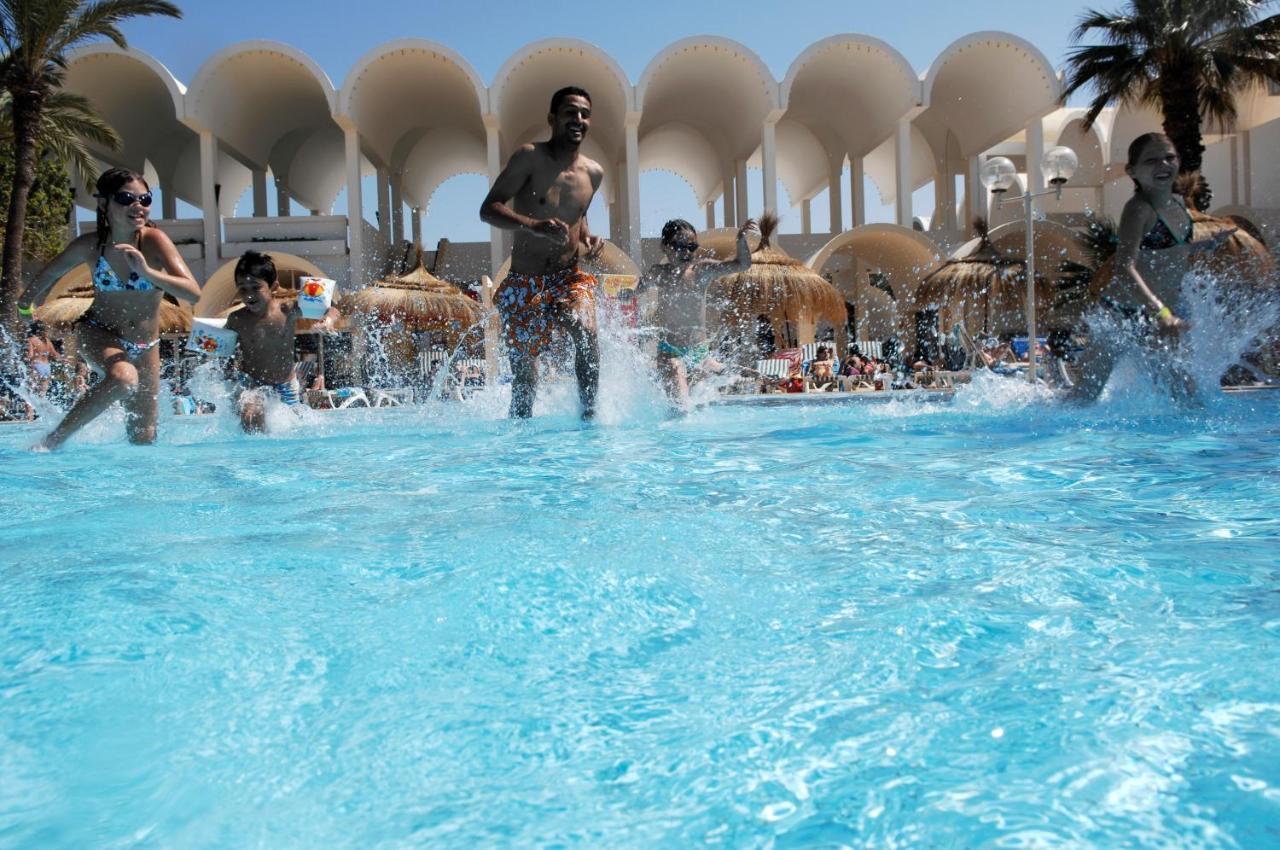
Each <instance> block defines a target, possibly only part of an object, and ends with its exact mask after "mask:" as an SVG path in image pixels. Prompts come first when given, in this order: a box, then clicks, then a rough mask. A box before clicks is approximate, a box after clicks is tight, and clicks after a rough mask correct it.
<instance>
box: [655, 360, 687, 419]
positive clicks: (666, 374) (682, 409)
mask: <svg viewBox="0 0 1280 850" xmlns="http://www.w3.org/2000/svg"><path fill="white" fill-rule="evenodd" d="M658 375H659V377H661V378H662V388H663V389H664V390H666V391H667V398H668V399H669V400H670V401H671V407H672V409H673V410H674V411H675V412H677V413H687V412H688V411H689V375H688V372H687V371H686V370H685V367H684V360H683V359H681V358H679V357H667V356H665V355H664V356H662V357H659V358H658Z"/></svg>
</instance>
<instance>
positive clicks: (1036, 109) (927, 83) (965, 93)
mask: <svg viewBox="0 0 1280 850" xmlns="http://www.w3.org/2000/svg"><path fill="white" fill-rule="evenodd" d="M953 89H954V91H953ZM921 95H922V102H923V104H924V106H925V107H926V109H925V113H924V114H923V115H922V116H921V118H922V119H928V120H927V121H926V123H928V124H930V125H940V127H941V128H944V129H946V130H949V131H950V132H952V133H954V134H955V136H956V139H957V140H958V141H959V143H960V151H961V154H962V155H964V156H973V155H975V154H978V153H982V152H983V151H984V150H986V149H987V148H989V147H991V146H992V145H995V144H997V143H999V142H1001V141H1003V140H1005V139H1007V138H1009V137H1010V136H1013V135H1015V134H1017V133H1018V132H1019V131H1021V130H1024V129H1025V128H1026V127H1027V125H1028V124H1029V123H1030V122H1031V121H1033V120H1036V119H1039V118H1042V117H1044V116H1045V115H1048V114H1049V113H1050V112H1052V111H1053V110H1054V109H1055V108H1056V106H1057V103H1058V100H1059V98H1060V97H1061V95H1062V81H1061V80H1060V79H1059V78H1058V73H1057V71H1055V70H1054V67H1053V63H1051V62H1050V61H1049V60H1048V58H1047V57H1046V56H1045V55H1044V53H1042V52H1041V51H1040V49H1039V48H1038V47H1036V46H1035V45H1034V44H1032V43H1031V42H1029V41H1027V40H1026V39H1024V38H1020V37H1019V36H1016V35H1013V34H1012V33H1007V32H994V31H986V32H975V33H971V34H969V35H966V36H963V37H961V38H959V39H957V40H955V41H954V42H952V43H951V44H950V45H949V46H948V47H947V48H946V49H944V50H943V51H942V53H940V54H939V55H938V58H937V59H935V60H934V61H933V64H932V65H930V66H929V71H928V73H927V74H926V75H925V79H924V84H923V86H922V90H921ZM931 141H932V139H931Z"/></svg>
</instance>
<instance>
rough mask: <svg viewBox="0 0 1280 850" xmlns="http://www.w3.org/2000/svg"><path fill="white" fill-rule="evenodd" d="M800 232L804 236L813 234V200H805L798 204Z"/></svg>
mask: <svg viewBox="0 0 1280 850" xmlns="http://www.w3.org/2000/svg"><path fill="white" fill-rule="evenodd" d="M800 232H801V233H803V234H804V235H805V236H808V235H809V234H810V233H813V199H812V198H805V199H804V200H803V201H801V202H800Z"/></svg>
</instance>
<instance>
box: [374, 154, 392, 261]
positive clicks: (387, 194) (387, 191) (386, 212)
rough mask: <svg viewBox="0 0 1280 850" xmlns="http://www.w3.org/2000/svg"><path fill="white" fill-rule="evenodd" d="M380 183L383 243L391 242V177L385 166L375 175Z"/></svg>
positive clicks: (380, 220)
mask: <svg viewBox="0 0 1280 850" xmlns="http://www.w3.org/2000/svg"><path fill="white" fill-rule="evenodd" d="M375 179H376V180H377V183H378V233H379V234H380V235H381V236H382V244H383V245H390V244H391V178H390V176H388V175H387V170H386V169H385V168H379V169H378V170H377V175H376V177H375Z"/></svg>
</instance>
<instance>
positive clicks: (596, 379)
mask: <svg viewBox="0 0 1280 850" xmlns="http://www.w3.org/2000/svg"><path fill="white" fill-rule="evenodd" d="M557 323H558V324H559V325H560V326H561V327H562V328H563V329H564V331H565V332H566V333H567V334H568V335H569V338H570V339H571V340H572V341H573V350H574V354H573V369H574V372H575V373H576V375H577V378H578V400H579V401H580V402H581V403H582V418H583V419H594V418H595V415H596V392H597V390H598V389H599V386H600V341H599V337H598V335H597V333H596V314H595V305H594V304H593V303H591V302H590V301H588V302H586V303H585V304H582V305H579V306H578V307H575V308H573V309H570V310H566V311H562V312H560V315H559V317H558V320H557Z"/></svg>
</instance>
